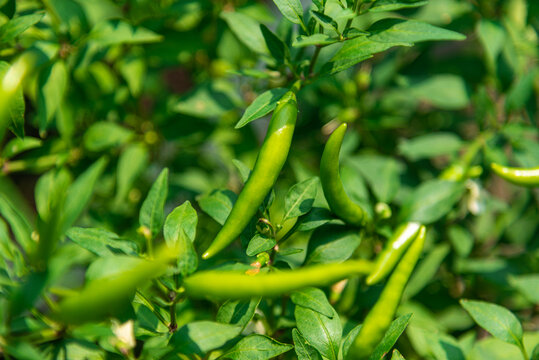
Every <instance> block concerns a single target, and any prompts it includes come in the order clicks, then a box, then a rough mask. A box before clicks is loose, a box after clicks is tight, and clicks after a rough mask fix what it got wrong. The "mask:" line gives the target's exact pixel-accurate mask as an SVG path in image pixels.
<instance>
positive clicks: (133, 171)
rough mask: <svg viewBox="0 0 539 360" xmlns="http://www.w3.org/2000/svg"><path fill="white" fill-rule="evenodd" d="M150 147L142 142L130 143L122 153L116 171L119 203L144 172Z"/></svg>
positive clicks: (116, 198)
mask: <svg viewBox="0 0 539 360" xmlns="http://www.w3.org/2000/svg"><path fill="white" fill-rule="evenodd" d="M148 158H149V154H148V149H147V148H146V146H145V145H144V144H142V143H135V144H131V145H129V146H128V147H127V148H126V149H125V150H124V151H123V152H122V153H121V155H120V159H119V160H118V169H117V172H116V183H117V187H116V197H115V199H114V200H115V202H116V203H117V204H120V203H122V202H123V201H124V200H125V199H126V197H127V194H128V193H129V191H130V190H131V188H132V187H133V185H134V183H135V181H136V180H137V178H138V177H139V176H140V174H142V172H143V171H144V169H146V166H147V164H148Z"/></svg>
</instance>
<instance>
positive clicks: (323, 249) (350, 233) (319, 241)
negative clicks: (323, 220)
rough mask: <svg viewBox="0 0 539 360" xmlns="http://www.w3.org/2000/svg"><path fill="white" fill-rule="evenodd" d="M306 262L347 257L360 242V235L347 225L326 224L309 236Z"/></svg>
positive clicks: (319, 262) (329, 260)
mask: <svg viewBox="0 0 539 360" xmlns="http://www.w3.org/2000/svg"><path fill="white" fill-rule="evenodd" d="M311 239H312V240H311V241H310V242H309V247H308V250H307V261H306V263H307V264H325V263H332V262H340V261H344V260H347V259H349V258H350V257H351V256H352V255H353V253H354V251H355V250H356V249H357V247H358V246H359V245H360V244H361V236H360V234H359V233H358V232H357V231H356V230H352V229H350V228H349V227H347V226H342V225H328V226H324V227H321V228H319V229H317V230H316V231H315V232H314V233H313V234H312V236H311Z"/></svg>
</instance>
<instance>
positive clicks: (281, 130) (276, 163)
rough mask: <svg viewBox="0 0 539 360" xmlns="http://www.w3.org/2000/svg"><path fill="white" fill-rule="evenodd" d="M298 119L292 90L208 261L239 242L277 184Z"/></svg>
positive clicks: (208, 252) (283, 100)
mask: <svg viewBox="0 0 539 360" xmlns="http://www.w3.org/2000/svg"><path fill="white" fill-rule="evenodd" d="M297 116H298V106H297V103H296V95H295V94H294V92H293V91H288V92H287V93H286V94H285V95H284V96H283V97H282V98H281V100H279V103H278V105H277V108H276V109H275V112H274V113H273V116H272V118H271V121H270V124H269V127H268V132H267V134H266V138H265V139H264V142H263V144H262V147H261V149H260V152H259V154H258V158H257V159H256V163H255V166H254V168H253V171H252V172H251V175H250V176H249V179H248V180H247V182H246V183H245V186H244V188H243V190H242V191H241V193H240V195H239V196H238V199H237V200H236V203H235V204H234V206H233V207H232V211H231V212H230V214H229V215H228V218H227V219H226V222H225V224H224V225H223V227H222V228H221V230H220V231H219V233H218V234H217V236H216V237H215V239H214V240H213V242H212V243H211V245H210V247H209V248H208V249H207V250H206V252H205V253H204V254H203V255H202V258H204V259H208V258H210V257H212V256H214V255H215V254H217V253H218V252H219V251H221V250H223V249H224V248H225V247H226V246H228V245H229V244H230V243H231V242H233V241H234V240H235V239H237V238H238V236H240V234H241V232H242V231H243V229H245V227H246V226H247V225H248V224H249V221H250V220H251V218H252V217H253V216H254V215H255V214H256V212H257V210H258V207H259V206H260V204H262V202H263V201H264V198H265V197H266V195H267V194H268V193H269V192H270V190H271V188H272V187H273V185H274V184H275V182H276V181H277V177H278V176H279V173H280V172H281V169H282V168H283V165H284V163H285V161H286V158H287V157H288V151H289V149H290V144H291V143H292V135H293V134H294V127H295V125H296V118H297Z"/></svg>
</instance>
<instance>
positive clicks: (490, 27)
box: [477, 18, 506, 72]
mask: <svg viewBox="0 0 539 360" xmlns="http://www.w3.org/2000/svg"><path fill="white" fill-rule="evenodd" d="M477 35H478V37H479V42H480V43H481V46H483V49H484V50H485V57H486V59H485V60H486V63H487V66H488V67H489V70H490V71H491V72H495V71H496V60H497V58H498V56H499V55H500V53H501V52H502V50H503V46H504V44H505V38H506V34H505V30H504V28H503V26H501V25H500V24H498V23H497V22H494V21H491V20H488V19H484V18H483V19H481V20H480V21H479V23H478V25H477Z"/></svg>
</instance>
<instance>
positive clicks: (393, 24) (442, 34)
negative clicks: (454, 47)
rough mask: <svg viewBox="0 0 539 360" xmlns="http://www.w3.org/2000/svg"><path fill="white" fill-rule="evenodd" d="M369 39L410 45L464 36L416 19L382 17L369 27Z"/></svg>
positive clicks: (457, 38) (458, 38) (459, 38)
mask: <svg viewBox="0 0 539 360" xmlns="http://www.w3.org/2000/svg"><path fill="white" fill-rule="evenodd" d="M369 32H370V33H371V34H372V35H371V36H369V39H370V40H371V41H376V42H381V43H390V44H403V45H411V44H415V43H418V42H423V41H435V40H464V39H466V36H464V35H462V34H459V33H457V32H454V31H451V30H446V29H442V28H440V27H437V26H434V25H430V24H427V23H424V22H421V21H416V20H402V19H384V20H380V21H378V22H376V23H375V24H374V25H373V26H371V27H370V28H369Z"/></svg>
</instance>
